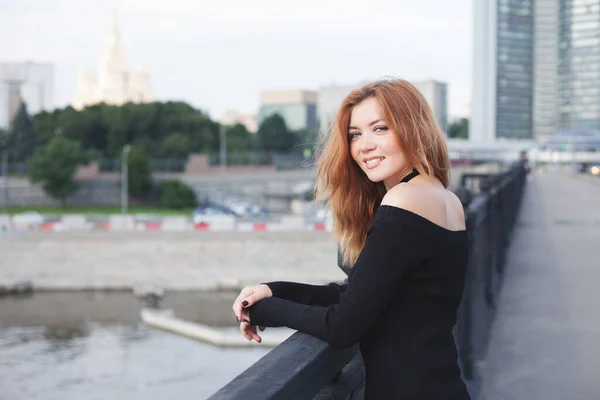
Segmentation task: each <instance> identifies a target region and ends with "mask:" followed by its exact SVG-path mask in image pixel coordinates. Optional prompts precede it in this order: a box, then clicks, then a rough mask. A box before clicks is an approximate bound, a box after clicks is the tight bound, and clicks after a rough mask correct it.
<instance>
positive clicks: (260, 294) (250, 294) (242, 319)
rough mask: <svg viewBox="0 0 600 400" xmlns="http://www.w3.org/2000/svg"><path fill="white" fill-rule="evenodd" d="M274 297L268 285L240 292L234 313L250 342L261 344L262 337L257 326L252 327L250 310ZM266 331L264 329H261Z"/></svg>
mask: <svg viewBox="0 0 600 400" xmlns="http://www.w3.org/2000/svg"><path fill="white" fill-rule="evenodd" d="M271 296H273V293H272V292H271V289H269V287H268V286H267V285H255V286H247V287H245V288H244V289H242V291H241V292H240V294H239V296H238V297H237V298H236V299H235V301H234V302H233V307H232V308H233V313H234V314H235V318H236V319H237V321H238V322H239V323H240V331H241V333H242V336H244V337H245V338H246V339H248V340H252V339H254V340H256V341H257V342H258V343H260V342H261V340H262V339H261V337H260V336H259V335H258V333H257V332H256V326H254V325H250V313H249V312H248V309H249V308H250V307H252V306H253V305H254V304H256V303H257V302H259V301H261V300H262V299H266V298H267V297H271ZM259 328H260V330H261V331H264V330H265V328H264V327H262V326H261V327H259Z"/></svg>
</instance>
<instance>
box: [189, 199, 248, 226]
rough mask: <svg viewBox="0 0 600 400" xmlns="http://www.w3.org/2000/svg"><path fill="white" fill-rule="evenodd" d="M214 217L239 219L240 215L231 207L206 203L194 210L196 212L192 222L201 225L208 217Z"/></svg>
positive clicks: (193, 214)
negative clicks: (222, 216) (221, 216)
mask: <svg viewBox="0 0 600 400" xmlns="http://www.w3.org/2000/svg"><path fill="white" fill-rule="evenodd" d="M214 215H228V216H233V217H238V214H237V213H236V212H235V211H233V210H232V209H230V208H229V207H226V206H224V205H222V204H218V203H212V202H205V203H202V204H201V205H200V206H199V207H198V208H196V209H195V210H194V212H193V213H192V220H193V222H194V224H199V223H201V222H204V221H205V220H206V216H214Z"/></svg>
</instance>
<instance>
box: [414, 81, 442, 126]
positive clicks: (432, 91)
mask: <svg viewBox="0 0 600 400" xmlns="http://www.w3.org/2000/svg"><path fill="white" fill-rule="evenodd" d="M411 83H412V84H413V85H414V86H415V87H416V88H417V89H418V90H419V92H421V94H422V95H423V97H425V100H427V103H428V104H429V107H431V110H432V111H433V115H434V116H435V118H436V119H437V121H438V124H439V125H440V128H442V131H443V132H446V130H447V129H448V84H446V83H445V82H438V81H434V80H431V79H430V80H426V81H418V82H411Z"/></svg>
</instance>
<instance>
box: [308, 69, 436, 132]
mask: <svg viewBox="0 0 600 400" xmlns="http://www.w3.org/2000/svg"><path fill="white" fill-rule="evenodd" d="M366 83H368V81H364V82H360V83H357V84H355V85H327V86H321V87H320V88H319V90H318V98H317V109H318V113H319V123H320V129H321V133H322V134H324V135H327V134H328V133H329V130H330V128H331V125H332V123H333V122H334V119H335V116H336V114H337V111H338V109H339V107H340V105H341V104H342V101H343V100H344V98H345V97H346V96H347V95H348V93H350V92H351V91H352V90H354V89H357V88H359V87H361V86H362V85H364V84H366ZM411 83H412V84H413V85H414V86H415V87H416V88H417V89H418V90H419V91H420V92H421V94H423V96H424V97H425V99H426V100H427V103H428V104H429V106H430V107H431V109H432V111H433V114H434V115H435V117H436V118H437V121H438V123H439V124H440V127H441V128H442V130H443V131H444V132H446V129H447V126H448V100H447V95H448V85H447V84H446V83H444V82H439V81H435V80H431V79H430V80H425V81H418V82H411Z"/></svg>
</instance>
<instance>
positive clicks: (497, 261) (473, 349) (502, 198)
mask: <svg viewBox="0 0 600 400" xmlns="http://www.w3.org/2000/svg"><path fill="white" fill-rule="evenodd" d="M469 182H470V183H469ZM525 182H526V170H525V166H524V164H523V163H520V162H519V163H516V164H515V165H514V166H513V167H512V168H510V169H509V170H508V171H506V172H503V173H501V174H497V175H487V174H481V175H476V174H465V175H464V176H463V177H462V180H461V183H462V185H461V189H462V190H463V198H464V199H465V200H466V201H465V200H463V205H465V211H466V224H467V231H468V236H469V267H468V271H467V277H466V281H465V290H464V295H463V301H462V303H461V305H460V308H459V314H458V323H457V326H456V332H455V333H456V335H455V337H456V339H457V345H458V349H459V358H460V360H461V365H462V370H463V375H464V378H465V379H466V380H467V381H468V382H469V383H470V389H471V391H472V395H474V394H475V393H476V392H477V389H478V384H479V378H480V376H479V368H480V364H481V362H482V361H483V359H484V358H485V353H486V349H487V343H488V338H489V333H490V327H491V324H492V321H493V319H494V316H495V313H496V305H497V300H498V295H499V293H500V287H501V284H502V279H503V275H504V267H505V260H506V252H507V249H508V245H509V243H510V240H511V236H512V232H513V228H514V225H515V222H516V220H517V216H518V213H519V208H520V205H521V200H522V198H523V192H524V189H525ZM467 185H472V186H471V190H475V191H479V192H480V193H479V194H476V195H475V196H473V197H472V198H471V199H469V197H470V196H468V194H469V193H470V190H469V189H468V188H467V189H465V187H466V186H467ZM465 195H466V196H465ZM465 203H466V204H465ZM473 392H474V393H473ZM474 397H475V396H474Z"/></svg>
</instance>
